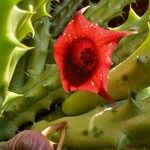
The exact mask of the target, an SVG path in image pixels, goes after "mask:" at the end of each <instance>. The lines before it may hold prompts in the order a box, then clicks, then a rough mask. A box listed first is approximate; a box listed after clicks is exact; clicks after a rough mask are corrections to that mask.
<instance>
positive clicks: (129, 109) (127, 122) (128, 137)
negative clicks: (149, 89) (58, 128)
mask: <svg viewBox="0 0 150 150" xmlns="http://www.w3.org/2000/svg"><path fill="white" fill-rule="evenodd" d="M149 100H150V98H147V99H144V100H141V101H135V100H133V101H135V102H133V101H132V100H126V101H125V102H124V103H122V104H121V105H120V106H118V107H117V109H115V110H114V109H113V108H112V107H107V108H104V107H98V108H95V109H94V110H92V111H90V112H88V113H85V114H83V115H80V116H75V117H64V118H61V119H58V120H56V121H54V122H44V121H43V122H41V123H40V122H39V124H40V125H38V123H37V124H35V125H34V126H33V127H32V129H34V130H38V131H42V130H43V129H44V128H46V127H48V126H52V125H54V124H55V123H59V122H62V121H66V122H67V125H68V128H67V135H66V137H65V143H64V146H66V147H68V148H71V149H93V148H94V149H102V150H103V149H108V148H110V149H118V150H119V149H123V148H124V149H126V148H128V147H132V146H133V145H135V143H136V146H135V147H138V146H141V147H142V145H145V147H146V146H147V147H149V146H150V145H149V143H148V145H147V140H148V139H149V138H150V136H149V135H150V130H149V126H150V120H149V119H147V118H148V117H150V116H149V114H150V113H149V110H150V103H149ZM136 103H140V107H137V105H136ZM36 127H37V128H36ZM55 135H56V133H55ZM49 138H50V139H51V140H54V139H55V140H56V139H57V140H58V139H59V133H58V137H57V136H55V138H54V135H53V134H50V135H49ZM143 138H144V139H147V140H146V141H144V140H143ZM135 139H136V140H135ZM55 140H54V141H55Z"/></svg>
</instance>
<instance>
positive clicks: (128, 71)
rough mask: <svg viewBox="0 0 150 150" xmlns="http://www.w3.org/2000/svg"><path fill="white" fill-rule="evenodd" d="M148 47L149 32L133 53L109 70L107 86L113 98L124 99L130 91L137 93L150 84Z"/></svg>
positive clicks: (149, 52)
mask: <svg viewBox="0 0 150 150" xmlns="http://www.w3.org/2000/svg"><path fill="white" fill-rule="evenodd" d="M148 26H149V25H148ZM149 47H150V32H149V34H148V36H147V38H146V40H145V41H144V42H143V44H142V45H141V46H140V47H139V48H138V49H137V50H136V51H135V52H134V53H133V54H131V55H130V56H129V57H128V58H127V59H126V60H125V61H123V62H122V63H120V64H119V65H117V66H116V67H115V68H113V69H112V70H111V71H110V73H109V77H108V88H109V94H110V95H111V96H112V98H113V99H114V100H119V99H126V98H128V96H129V95H130V93H131V92H135V93H137V92H138V91H139V90H140V89H143V88H145V87H148V86H149V85H150V78H149V77H150V69H149V68H150V51H149ZM127 66H128V67H127ZM113 89H114V90H113Z"/></svg>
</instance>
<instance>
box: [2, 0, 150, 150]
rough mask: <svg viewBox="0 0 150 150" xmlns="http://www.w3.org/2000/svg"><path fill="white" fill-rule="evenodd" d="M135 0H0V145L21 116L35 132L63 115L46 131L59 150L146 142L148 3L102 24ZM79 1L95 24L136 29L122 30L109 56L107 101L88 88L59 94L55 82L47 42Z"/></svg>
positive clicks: (144, 145) (126, 149)
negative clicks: (142, 9)
mask: <svg viewBox="0 0 150 150" xmlns="http://www.w3.org/2000/svg"><path fill="white" fill-rule="evenodd" d="M138 2H139V1H135V0H116V1H113V0H100V1H98V2H97V3H94V2H92V0H91V1H90V0H89V1H85V0H60V1H57V0H7V1H6V0H1V1H0V11H1V13H0V18H1V23H0V29H1V30H0V140H1V141H4V140H5V141H4V142H2V145H3V144H4V143H6V145H7V144H8V143H9V142H10V141H13V142H10V143H12V146H13V145H15V142H14V141H15V140H14V139H15V138H16V136H17V135H16V133H17V132H19V131H20V130H22V129H23V130H25V129H26V128H25V127H26V126H25V125H26V124H28V123H30V124H34V125H33V126H32V127H31V129H32V130H38V131H41V132H42V130H44V129H47V128H50V127H54V126H55V125H56V124H59V123H60V122H65V123H66V124H67V128H66V129H65V130H62V132H60V130H56V131H55V132H53V133H50V134H48V133H49V132H48V133H47V134H48V135H47V138H49V139H50V140H52V141H53V142H56V143H59V140H60V144H58V145H59V146H58V150H60V149H61V147H62V146H63V147H64V148H68V149H102V150H103V149H104V150H105V149H112V150H113V149H118V150H121V149H123V150H132V149H137V150H138V149H140V150H141V149H149V148H150V136H149V135H150V130H149V126H150V121H149V117H150V116H149V114H150V113H149V110H150V108H149V107H150V103H149V100H150V89H149V87H150V79H149V77H150V50H149V47H150V25H149V18H150V5H148V9H147V10H146V11H145V13H144V14H143V15H142V16H139V15H137V13H136V12H135V10H133V9H132V5H130V9H129V13H128V18H127V20H126V21H125V22H124V23H123V24H120V25H119V26H117V27H110V26H109V22H110V21H112V19H114V18H115V17H117V16H123V13H124V12H123V11H124V9H123V8H124V7H125V6H126V5H129V4H133V3H137V4H138ZM149 3H150V1H149ZM87 4H88V7H85V6H87ZM84 7H85V8H84ZM81 8H83V9H84V13H83V15H84V17H85V18H86V19H87V20H89V21H90V22H92V23H93V24H97V25H96V26H100V27H101V28H106V29H107V30H110V31H112V32H116V31H117V32H118V31H119V32H120V31H121V32H122V31H127V32H134V33H136V34H134V35H131V36H128V37H124V38H123V39H122V40H121V41H120V42H119V43H118V45H117V47H116V50H115V52H114V54H113V57H112V62H113V66H112V68H111V70H110V71H109V74H108V84H107V86H108V94H109V95H110V96H111V97H112V100H113V102H114V105H113V106H112V104H109V102H108V101H107V100H106V98H105V99H104V98H102V97H100V96H98V95H96V94H93V93H90V92H87V91H84V92H81V91H76V92H70V93H66V92H64V89H63V86H62V84H61V80H62V79H61V78H60V77H59V71H60V70H59V68H58V66H57V65H56V64H55V60H54V56H53V46H54V43H55V41H56V40H57V39H58V38H59V36H60V35H62V33H63V31H64V30H65V29H66V28H65V27H66V26H67V24H68V23H69V22H70V21H71V20H72V18H73V17H74V15H75V14H76V12H77V11H78V10H80V9H81ZM83 9H81V10H82V11H83ZM118 22H119V20H118ZM81 27H82V26H81ZM84 27H85V26H84ZM84 27H83V28H84ZM121 32H120V33H121ZM60 46H62V45H60ZM81 48H82V47H81ZM79 49H80V47H79ZM110 61H111V60H110ZM114 106H115V107H114ZM42 112H44V113H42ZM41 113H42V114H41ZM45 114H46V117H45ZM43 115H44V116H43ZM39 116H40V117H39ZM66 116H67V117H66ZM38 121H39V122H38ZM24 126H25V127H24ZM44 131H45V130H44ZM66 131H67V132H66ZM33 132H34V131H33ZM21 133H22V132H21ZM23 133H25V131H23ZM27 134H28V133H27ZM15 135H16V136H15ZM20 135H21V134H20ZM12 137H13V140H11V138H12ZM35 137H36V136H35ZM7 140H8V142H7ZM19 141H20V140H18V143H19ZM22 141H24V140H23V139H22ZM24 142H25V141H24ZM63 142H64V143H63ZM18 143H16V144H18ZM0 145H1V144H0ZM8 145H9V144H8ZM9 146H10V145H9ZM9 146H8V149H9Z"/></svg>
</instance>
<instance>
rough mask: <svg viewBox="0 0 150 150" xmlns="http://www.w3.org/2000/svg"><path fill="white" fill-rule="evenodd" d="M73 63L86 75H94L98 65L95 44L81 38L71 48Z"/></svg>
mask: <svg viewBox="0 0 150 150" xmlns="http://www.w3.org/2000/svg"><path fill="white" fill-rule="evenodd" d="M70 48H71V49H70V51H71V59H72V63H73V64H74V65H75V66H76V67H78V69H79V70H81V71H84V72H85V73H90V72H91V73H92V71H94V69H95V67H96V64H97V54H96V47H95V44H94V43H93V42H92V41H91V40H90V39H87V38H81V39H79V40H77V41H75V42H73V43H72V45H71V47H70Z"/></svg>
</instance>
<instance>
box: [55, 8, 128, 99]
mask: <svg viewBox="0 0 150 150" xmlns="http://www.w3.org/2000/svg"><path fill="white" fill-rule="evenodd" d="M129 34H130V32H126V31H122V32H117V31H111V30H107V29H104V28H102V27H99V26H98V25H96V24H93V23H92V22H90V21H88V20H87V19H85V17H84V16H83V14H82V12H81V11H79V12H77V13H76V15H75V16H74V18H73V19H72V20H71V21H70V22H69V24H68V25H67V26H66V28H65V30H64V32H63V34H62V35H60V36H59V38H58V40H57V41H56V43H55V44H54V58H55V61H56V63H57V65H58V69H59V72H60V78H61V82H62V85H63V88H64V90H65V91H66V92H70V91H76V90H83V91H91V92H94V93H97V94H99V95H101V96H102V97H104V98H106V99H110V96H109V95H108V92H107V75H108V72H109V69H110V66H111V64H112V61H111V56H112V53H113V51H114V50H115V48H116V45H117V43H118V42H119V41H120V40H121V39H122V38H123V37H124V36H126V35H129Z"/></svg>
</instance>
